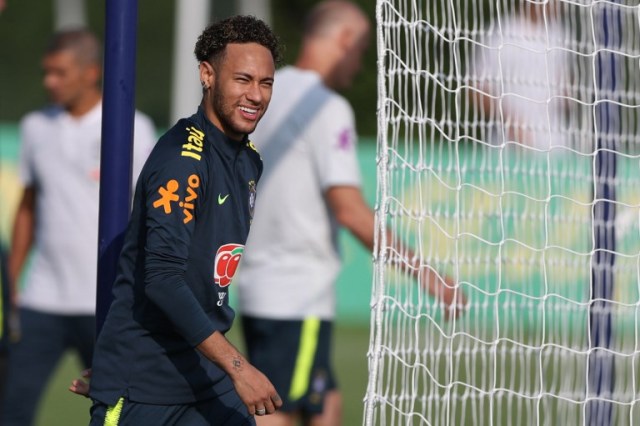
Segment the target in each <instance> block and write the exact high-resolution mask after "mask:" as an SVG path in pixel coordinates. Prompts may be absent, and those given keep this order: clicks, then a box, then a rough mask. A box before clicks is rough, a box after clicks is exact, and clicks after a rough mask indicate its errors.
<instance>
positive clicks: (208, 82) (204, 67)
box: [199, 61, 215, 90]
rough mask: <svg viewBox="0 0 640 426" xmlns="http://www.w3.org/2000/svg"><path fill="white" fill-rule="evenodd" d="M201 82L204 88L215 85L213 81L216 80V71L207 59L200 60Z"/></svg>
mask: <svg viewBox="0 0 640 426" xmlns="http://www.w3.org/2000/svg"><path fill="white" fill-rule="evenodd" d="M199 69H200V84H201V85H202V88H203V89H205V90H206V89H209V88H210V87H211V86H212V85H213V81H214V74H215V71H214V70H213V66H212V65H211V64H210V63H209V62H207V61H202V62H200V67H199Z"/></svg>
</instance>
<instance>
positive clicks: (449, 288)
mask: <svg viewBox="0 0 640 426" xmlns="http://www.w3.org/2000/svg"><path fill="white" fill-rule="evenodd" d="M325 197H326V200H327V203H328V204H329V208H330V209H331V211H332V212H333V214H334V215H335V217H336V219H337V221H338V223H340V225H342V226H344V227H345V228H347V229H348V230H349V232H351V234H353V236H354V237H356V238H357V239H358V240H359V241H360V242H361V243H362V244H363V245H364V246H365V247H366V248H368V249H369V250H373V243H374V235H375V215H374V213H373V211H372V210H371V208H369V206H368V205H367V203H366V202H365V200H364V197H363V196H362V191H361V190H360V189H359V188H357V187H355V186H333V187H331V188H329V189H328V190H327V191H326V193H325ZM393 237H394V236H393V234H392V233H391V232H388V235H387V241H398V240H397V239H394V238H393ZM394 248H395V250H396V251H397V252H398V253H403V254H405V255H406V258H407V259H409V261H410V262H414V263H412V264H410V265H405V266H406V267H408V268H409V272H410V273H411V274H412V275H413V277H414V278H415V279H416V280H417V281H418V282H419V283H420V285H422V286H423V287H424V288H425V289H426V290H427V291H428V292H429V294H431V295H432V296H434V297H436V298H437V299H438V300H440V301H442V303H444V304H445V306H446V307H447V309H445V317H446V318H447V319H448V318H450V317H452V316H458V315H459V314H460V312H461V311H462V309H463V308H464V306H465V305H466V297H465V295H464V293H463V292H462V290H460V289H458V290H457V291H456V288H455V283H454V281H453V280H452V279H451V278H449V277H447V276H440V275H439V274H438V273H437V272H436V271H435V270H434V269H433V268H431V267H430V266H428V265H421V264H419V263H418V262H419V259H416V256H415V253H414V251H413V250H411V249H410V248H408V247H406V246H404V245H402V244H400V243H396V244H395V246H394Z"/></svg>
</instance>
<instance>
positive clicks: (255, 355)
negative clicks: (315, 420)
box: [242, 316, 336, 414]
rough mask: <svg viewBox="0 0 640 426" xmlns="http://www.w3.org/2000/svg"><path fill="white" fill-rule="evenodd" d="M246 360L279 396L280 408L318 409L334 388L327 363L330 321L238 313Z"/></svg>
mask: <svg viewBox="0 0 640 426" xmlns="http://www.w3.org/2000/svg"><path fill="white" fill-rule="evenodd" d="M242 327H243V330H244V338H245V343H246V346H247V352H248V355H249V362H251V364H253V365H254V366H255V367H256V368H257V369H258V370H260V371H261V372H262V373H264V374H265V375H266V376H267V377H268V378H269V380H271V383H273V385H274V386H275V388H276V390H277V391H278V394H279V395H280V397H281V398H282V401H283V404H282V407H281V408H280V410H281V411H285V412H293V411H298V412H302V413H305V414H318V413H321V412H322V407H323V405H324V397H325V395H326V393H327V391H330V390H333V389H335V388H336V382H335V378H334V375H333V368H332V366H331V337H332V336H331V335H332V328H333V326H332V323H331V322H329V321H322V320H319V319H317V318H306V319H304V320H272V319H264V318H254V317H247V316H243V317H242Z"/></svg>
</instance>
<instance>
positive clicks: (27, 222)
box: [8, 186, 36, 307]
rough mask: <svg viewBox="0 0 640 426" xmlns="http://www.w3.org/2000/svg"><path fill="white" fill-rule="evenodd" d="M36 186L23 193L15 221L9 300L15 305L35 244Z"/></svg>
mask: <svg viewBox="0 0 640 426" xmlns="http://www.w3.org/2000/svg"><path fill="white" fill-rule="evenodd" d="M35 192H36V191H35V188H34V187H33V186H28V187H26V188H25V189H24V191H23V193H22V199H21V200H20V203H19V204H18V210H17V212H16V217H15V220H14V222H13V233H12V236H11V250H10V252H9V265H8V266H9V268H8V270H9V271H8V272H9V300H10V302H11V305H12V306H13V307H15V306H16V305H17V302H18V279H19V278H20V273H21V272H22V268H23V267H24V263H25V261H26V259H27V256H28V255H29V250H30V249H31V246H32V244H33V236H34V229H35V206H36V201H35Z"/></svg>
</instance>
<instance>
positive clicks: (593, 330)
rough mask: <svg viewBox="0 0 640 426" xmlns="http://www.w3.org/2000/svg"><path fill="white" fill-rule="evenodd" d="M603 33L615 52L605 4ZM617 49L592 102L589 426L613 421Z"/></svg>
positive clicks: (604, 43) (614, 30) (602, 66)
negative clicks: (595, 101)
mask: <svg viewBox="0 0 640 426" xmlns="http://www.w3.org/2000/svg"><path fill="white" fill-rule="evenodd" d="M602 13H603V16H602V28H601V30H602V34H601V38H600V40H598V41H599V42H601V43H598V47H605V48H609V49H614V50H618V49H619V48H620V46H621V40H622V34H621V32H622V20H621V16H620V11H619V10H618V11H617V12H616V11H614V10H613V7H612V6H604V9H603V11H602ZM616 76H617V74H616V57H615V53H610V52H599V54H598V56H597V90H598V94H599V96H598V99H599V100H601V101H602V100H606V101H604V102H601V103H599V104H597V105H596V107H595V108H596V124H597V129H598V135H597V142H596V156H595V170H594V175H595V176H594V183H595V185H594V200H595V203H594V206H593V232H594V243H595V247H594V249H595V251H594V254H593V258H592V271H591V277H592V281H591V297H592V299H591V304H590V309H589V336H590V339H591V347H590V349H591V352H590V354H589V360H588V361H589V389H590V392H589V395H588V396H589V397H599V398H602V400H600V401H590V402H589V403H588V405H587V423H588V424H589V425H593V426H595V425H598V426H604V425H611V424H612V414H613V404H612V403H611V402H607V401H605V399H606V400H610V399H611V398H612V395H613V390H614V386H615V359H614V357H613V355H612V354H611V352H609V351H608V350H609V349H611V344H612V338H613V335H612V334H613V327H612V309H613V303H612V299H613V290H614V284H615V275H614V266H615V250H616V239H615V226H614V223H615V217H616V209H615V201H616V188H615V177H616V169H617V164H616V163H617V158H616V155H617V150H618V145H617V140H618V139H617V137H616V136H617V135H619V134H620V130H621V129H620V107H619V106H618V105H616V104H614V103H613V101H616V99H611V97H608V93H611V94H613V93H615V90H616V89H617V86H618V81H617V79H616Z"/></svg>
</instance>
